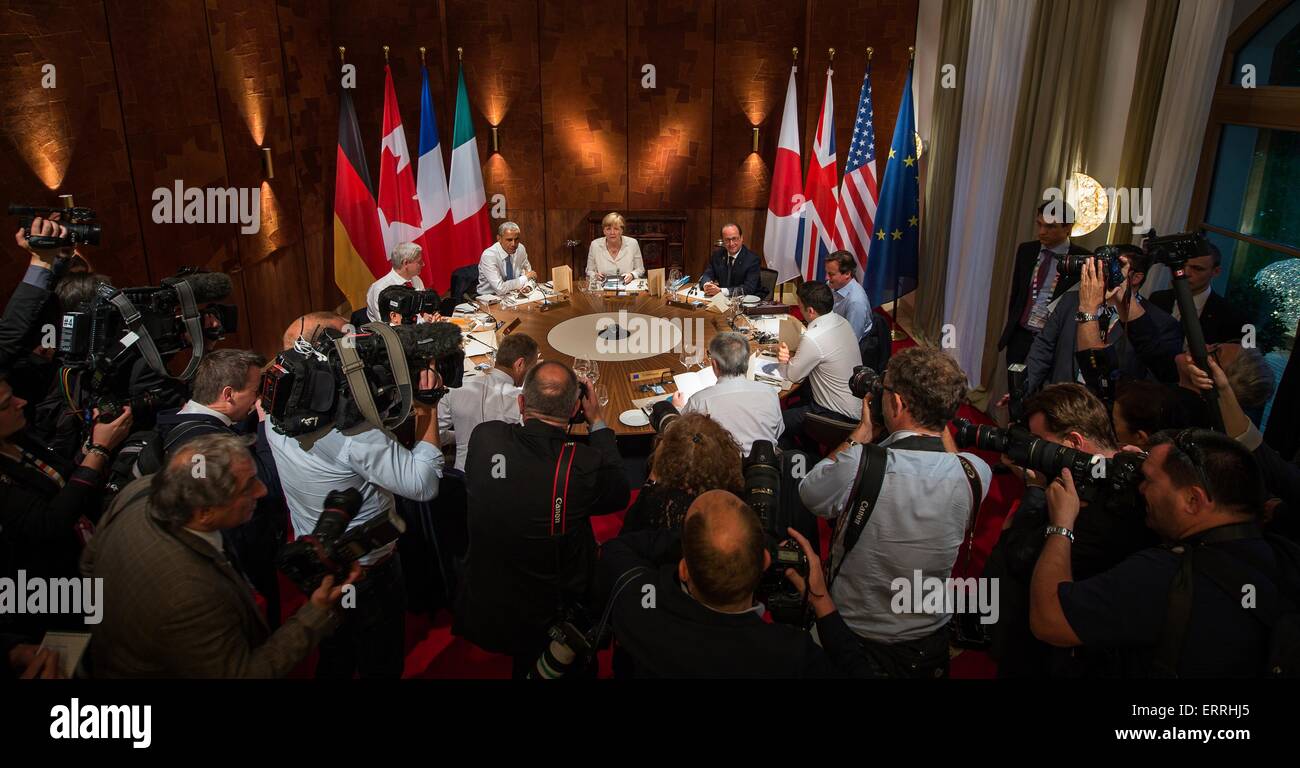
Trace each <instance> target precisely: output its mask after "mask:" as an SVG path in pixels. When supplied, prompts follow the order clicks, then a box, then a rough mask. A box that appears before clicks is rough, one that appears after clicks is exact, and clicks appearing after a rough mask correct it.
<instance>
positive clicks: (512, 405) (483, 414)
mask: <svg viewBox="0 0 1300 768" xmlns="http://www.w3.org/2000/svg"><path fill="white" fill-rule="evenodd" d="M539 359H541V353H540V352H539V350H538V347H537V342H536V341H534V340H533V338H532V337H531V336H529V335H527V334H524V333H515V334H511V335H510V336H507V337H505V338H504V339H502V340H501V344H500V346H498V347H497V356H496V367H495V368H492V369H490V370H488V371H485V372H484V375H482V376H468V377H466V378H465V381H464V383H463V384H461V386H460V387H459V388H457V389H452V390H450V391H448V392H447V394H446V395H444V396H443V398H442V400H440V401H439V402H438V429H439V430H441V432H442V434H443V435H444V436H445V435H447V433H448V432H452V433H453V434H454V437H455V440H456V464H455V468H456V471H457V472H461V473H463V472H464V471H465V456H466V455H467V454H468V453H469V436H470V434H472V433H473V432H474V427H477V426H478V425H479V424H482V423H483V422H485V421H504V422H508V423H510V424H519V423H520V415H519V395H520V394H522V393H523V390H522V389H520V387H521V386H522V385H523V383H524V374H526V373H528V369H529V368H532V367H533V365H535V364H536V363H537V361H538V360H539Z"/></svg>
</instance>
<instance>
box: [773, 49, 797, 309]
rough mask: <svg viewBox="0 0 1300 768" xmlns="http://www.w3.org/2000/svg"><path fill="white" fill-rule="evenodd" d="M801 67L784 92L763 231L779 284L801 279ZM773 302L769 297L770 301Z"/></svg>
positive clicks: (792, 74)
mask: <svg viewBox="0 0 1300 768" xmlns="http://www.w3.org/2000/svg"><path fill="white" fill-rule="evenodd" d="M797 71H798V67H791V68H790V83H789V85H787V86H786V90H785V109H784V111H783V112H782V113H781V137H780V139H779V140H778V142H777V147H776V162H775V163H773V171H772V190H771V192H769V193H768V198H767V228H766V229H765V230H764V231H763V255H764V257H765V258H766V259H767V266H768V267H769V268H770V269H775V270H776V280H777V282H778V283H784V282H786V281H787V280H793V279H794V278H796V277H798V276H799V263H798V261H797V260H796V257H795V254H796V251H797V248H798V244H797V243H798V239H799V211H800V207H801V206H802V205H803V194H802V193H801V192H800V191H799V190H800V188H802V187H803V172H802V166H801V163H800V159H799V102H798V98H797V97H796V95H795V83H794V76H795V73H796V72H797ZM769 298H770V297H769Z"/></svg>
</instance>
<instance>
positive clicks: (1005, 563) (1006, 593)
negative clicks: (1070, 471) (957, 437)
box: [984, 384, 1158, 677]
mask: <svg viewBox="0 0 1300 768" xmlns="http://www.w3.org/2000/svg"><path fill="white" fill-rule="evenodd" d="M1157 386H1158V385H1157ZM1025 415H1026V417H1027V419H1028V425H1029V431H1030V433H1032V434H1033V436H1034V437H1037V438H1040V439H1042V440H1046V441H1048V442H1051V443H1054V444H1057V445H1063V446H1066V447H1068V448H1072V449H1074V450H1076V451H1082V452H1084V453H1089V454H1092V455H1093V456H1094V457H1101V458H1104V459H1111V458H1112V457H1114V456H1115V453H1116V451H1117V446H1116V444H1115V438H1114V436H1113V435H1112V432H1111V424H1110V420H1109V418H1108V416H1107V412H1106V406H1105V405H1104V404H1103V403H1102V402H1101V400H1099V399H1097V397H1096V396H1095V395H1093V394H1092V393H1091V392H1090V391H1088V389H1087V388H1086V387H1084V386H1083V385H1081V384H1051V385H1049V386H1048V387H1046V388H1045V389H1043V390H1042V391H1041V392H1038V393H1037V394H1035V395H1032V396H1030V397H1029V398H1028V399H1027V400H1025ZM1094 466H1096V465H1094ZM1024 479H1025V493H1024V496H1023V497H1022V498H1021V500H1020V506H1019V507H1018V508H1017V509H1016V512H1015V515H1014V516H1013V517H1012V518H1011V519H1010V520H1009V521H1008V523H1007V526H1006V528H1005V529H1004V530H1003V531H1002V535H1001V537H1000V538H999V539H998V543H997V545H996V546H995V547H994V548H993V551H992V553H990V555H989V560H988V564H987V565H986V566H985V569H984V577H985V578H997V579H999V584H1000V590H999V594H1000V595H1001V598H1002V605H1001V615H1000V620H999V621H998V623H997V624H996V625H995V626H994V627H993V648H992V653H993V656H994V658H995V659H997V661H998V676H999V677H1047V676H1055V677H1074V676H1078V674H1080V673H1082V672H1084V671H1085V670H1084V669H1082V668H1083V667H1086V669H1087V671H1088V672H1089V674H1090V675H1092V676H1113V675H1114V674H1118V673H1119V672H1120V671H1121V670H1120V669H1116V668H1114V667H1115V665H1116V664H1120V663H1122V661H1123V660H1122V659H1118V658H1112V657H1109V656H1106V655H1102V654H1097V653H1093V654H1087V655H1084V656H1083V657H1077V656H1073V655H1070V656H1055V655H1053V654H1050V653H1049V648H1048V647H1046V646H1044V645H1043V644H1042V643H1039V642H1038V641H1036V640H1035V639H1034V637H1033V635H1032V634H1031V633H1030V631H1029V583H1030V580H1031V578H1032V576H1033V570H1034V564H1035V563H1036V562H1037V561H1038V553H1039V552H1040V551H1041V550H1042V548H1043V530H1044V529H1045V528H1046V527H1047V495H1046V485H1047V482H1048V481H1049V480H1050V479H1052V478H1044V477H1043V475H1042V474H1041V473H1040V472H1038V471H1035V470H1033V469H1030V468H1025V469H1024ZM1084 479H1087V478H1084ZM1081 481H1082V479H1081ZM1094 482H1096V480H1094ZM1132 501H1133V499H1132V497H1131V496H1128V495H1124V494H1106V495H1104V496H1103V497H1102V498H1100V499H1098V500H1097V501H1096V502H1094V503H1092V504H1089V503H1087V502H1084V503H1083V505H1082V506H1083V509H1084V510H1085V511H1084V513H1083V514H1082V515H1081V516H1080V517H1079V522H1078V527H1077V529H1076V530H1075V542H1074V546H1073V547H1072V549H1071V563H1072V567H1073V570H1074V573H1075V574H1077V575H1078V576H1079V577H1080V578H1088V577H1089V576H1093V575H1096V574H1098V573H1101V572H1102V571H1105V570H1107V569H1109V568H1111V567H1113V566H1115V565H1116V564H1118V563H1119V562H1120V561H1122V560H1123V559H1124V558H1126V557H1128V556H1129V555H1131V554H1133V553H1134V552H1136V551H1138V550H1140V549H1142V548H1144V547H1147V546H1152V545H1154V544H1155V541H1154V537H1152V536H1151V533H1150V531H1149V530H1148V529H1147V528H1146V526H1145V524H1144V522H1143V515H1142V511H1141V510H1140V509H1134V508H1133V506H1132Z"/></svg>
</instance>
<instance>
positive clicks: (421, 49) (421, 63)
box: [420, 45, 424, 67]
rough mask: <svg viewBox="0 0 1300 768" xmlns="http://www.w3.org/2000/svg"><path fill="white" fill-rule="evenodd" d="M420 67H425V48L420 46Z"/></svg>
mask: <svg viewBox="0 0 1300 768" xmlns="http://www.w3.org/2000/svg"><path fill="white" fill-rule="evenodd" d="M420 66H422V67H423V66H424V46H423V45H422V46H420Z"/></svg>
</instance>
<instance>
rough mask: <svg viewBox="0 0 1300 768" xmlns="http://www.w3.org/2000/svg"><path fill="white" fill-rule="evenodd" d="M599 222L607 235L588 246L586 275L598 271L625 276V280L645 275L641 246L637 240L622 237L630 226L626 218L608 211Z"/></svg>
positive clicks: (606, 275)
mask: <svg viewBox="0 0 1300 768" xmlns="http://www.w3.org/2000/svg"><path fill="white" fill-rule="evenodd" d="M600 224H601V227H602V228H603V229H604V230H605V236H604V237H603V238H600V239H597V240H592V241H591V247H590V248H588V249H587V274H588V275H590V274H591V273H592V272H598V273H600V274H601V275H602V276H604V277H622V278H623V282H625V283H628V282H631V281H632V280H633V279H636V278H640V277H645V264H643V263H642V261H641V246H640V245H637V242H636V240H633V239H632V238H630V237H624V236H623V229H624V228H625V227H626V226H627V222H626V221H624V220H623V217H622V216H620V215H619V214H617V213H609V214H606V215H605V218H604V219H601V222H600Z"/></svg>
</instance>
